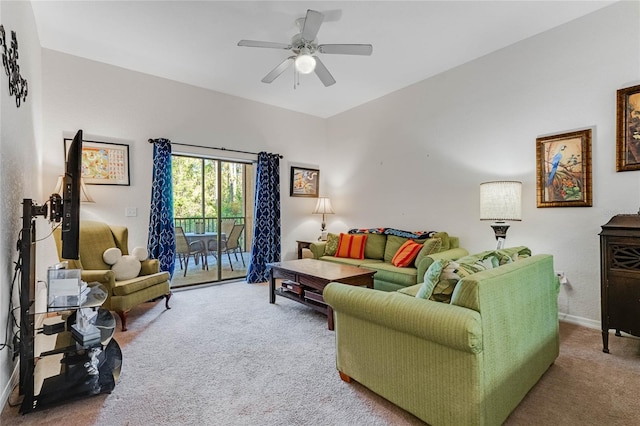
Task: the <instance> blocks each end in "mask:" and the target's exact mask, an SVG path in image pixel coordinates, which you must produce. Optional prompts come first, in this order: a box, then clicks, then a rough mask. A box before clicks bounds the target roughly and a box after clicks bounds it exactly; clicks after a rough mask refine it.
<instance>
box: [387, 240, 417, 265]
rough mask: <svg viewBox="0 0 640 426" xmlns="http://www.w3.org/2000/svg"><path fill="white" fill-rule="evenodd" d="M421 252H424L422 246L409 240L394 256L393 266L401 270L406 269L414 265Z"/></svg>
mask: <svg viewBox="0 0 640 426" xmlns="http://www.w3.org/2000/svg"><path fill="white" fill-rule="evenodd" d="M420 250H422V244H418V243H416V242H415V241H413V240H407V241H405V243H404V244H402V245H401V246H400V248H399V249H398V251H397V252H396V254H395V255H394V256H393V259H391V264H392V265H393V266H397V267H399V268H406V267H407V266H410V265H413V261H414V260H415V258H416V256H417V255H418V252H419V251H420Z"/></svg>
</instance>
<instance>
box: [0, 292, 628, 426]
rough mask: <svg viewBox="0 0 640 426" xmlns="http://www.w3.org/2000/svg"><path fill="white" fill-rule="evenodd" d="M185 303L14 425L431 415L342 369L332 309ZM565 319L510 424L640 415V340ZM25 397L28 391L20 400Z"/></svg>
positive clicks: (228, 299) (238, 297)
mask: <svg viewBox="0 0 640 426" xmlns="http://www.w3.org/2000/svg"><path fill="white" fill-rule="evenodd" d="M171 302H172V303H171V304H172V306H173V309H171V310H169V311H165V310H164V306H163V305H164V304H163V303H162V302H160V303H149V304H146V305H144V306H143V307H140V308H136V309H135V310H134V311H132V312H131V314H130V322H129V330H128V331H127V332H125V333H122V332H118V333H117V334H116V340H117V341H118V342H119V343H120V345H121V347H122V351H123V357H124V359H123V367H122V374H121V376H120V382H119V383H118V385H117V386H116V388H115V389H114V391H113V392H112V393H111V394H110V395H99V396H96V397H92V398H87V399H83V400H80V401H75V402H72V403H69V404H65V405H61V406H58V407H54V408H50V409H46V410H42V411H38V412H34V413H31V414H28V415H25V416H20V415H19V414H18V413H17V411H18V409H17V407H10V406H6V407H5V409H4V410H3V412H2V415H1V416H0V424H2V425H62V424H64V425H131V426H133V425H315V424H325V425H420V424H423V423H422V422H421V421H420V420H418V419H416V418H415V417H413V416H412V415H411V414H409V413H407V412H405V411H403V410H401V409H399V408H397V407H395V406H394V405H392V404H390V403H389V402H387V401H386V400H384V399H382V398H380V397H378V396H377V395H375V394H373V393H372V392H370V391H369V390H367V389H366V388H364V387H363V386H361V385H359V384H357V383H351V384H347V383H344V382H342V381H341V380H340V379H339V377H338V374H337V372H336V370H335V350H334V333H333V332H330V331H328V330H327V328H326V318H325V317H323V316H322V315H320V314H318V313H316V312H315V311H312V310H310V309H308V308H306V307H304V306H302V305H300V304H297V303H295V302H292V301H289V300H286V299H283V298H278V299H277V303H276V304H275V305H270V304H269V303H268V289H267V286H266V285H248V284H245V283H230V284H222V285H217V286H211V287H205V288H199V289H191V290H185V291H178V292H176V293H175V295H174V297H173V298H172V299H171ZM610 349H611V354H604V353H602V346H601V338H600V333H599V332H598V331H597V330H590V329H585V328H581V327H577V326H573V325H569V324H564V323H563V324H561V354H560V357H559V358H558V359H557V361H556V363H555V364H554V365H553V366H552V367H551V369H550V370H549V371H548V372H547V373H546V374H545V376H544V377H543V378H542V380H541V381H540V382H539V383H538V385H537V386H536V387H535V388H534V389H533V390H532V391H531V392H530V393H529V394H528V395H527V397H526V398H525V400H524V401H523V402H522V403H521V404H520V406H519V407H518V408H517V409H516V410H515V411H514V412H513V413H512V415H511V416H510V417H509V419H508V420H507V422H506V424H507V425H534V424H535V425H578V424H579V425H603V424H607V425H631V424H640V414H639V412H638V409H637V403H638V399H637V398H638V397H637V396H638V395H640V340H639V339H636V338H628V337H626V338H620V337H614V336H613V333H612V337H611V339H610ZM16 398H17V395H16V393H15V392H14V395H12V397H11V401H15V399H16Z"/></svg>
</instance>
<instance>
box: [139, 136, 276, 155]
mask: <svg viewBox="0 0 640 426" xmlns="http://www.w3.org/2000/svg"><path fill="white" fill-rule="evenodd" d="M149 143H153V139H149ZM171 145H179V146H189V147H191V148H206V149H215V150H217V151H229V152H239V153H241V154H251V155H258V153H257V152H251V151H241V150H239V149H227V148H216V147H213V146H202V145H191V144H188V143H178V142H171ZM277 155H278V157H279V158H284V157H283V156H282V154H277Z"/></svg>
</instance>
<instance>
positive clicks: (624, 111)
mask: <svg viewBox="0 0 640 426" xmlns="http://www.w3.org/2000/svg"><path fill="white" fill-rule="evenodd" d="M616 98H617V103H616V171H617V172H627V171H629V170H640V85H639V86H633V87H627V88H625V89H620V90H618V91H617V96H616Z"/></svg>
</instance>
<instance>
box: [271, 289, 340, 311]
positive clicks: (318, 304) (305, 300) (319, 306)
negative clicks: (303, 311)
mask: <svg viewBox="0 0 640 426" xmlns="http://www.w3.org/2000/svg"><path fill="white" fill-rule="evenodd" d="M309 293H312V292H310V291H309V290H305V291H304V295H299V294H296V293H293V292H291V291H289V290H285V289H283V288H282V287H280V288H277V289H276V294H277V295H278V296H282V297H286V298H287V299H291V300H294V301H296V302H298V303H302V304H303V305H307V306H309V307H310V308H313V309H315V310H316V311H318V312H321V313H323V314H324V315H327V314H328V308H327V304H326V303H324V299H322V295H321V294H318V293H313V296H311V297H314V298H318V297H319V298H320V299H322V301H320V300H317V299H315V300H314V299H312V298H311V297H309V296H308V294H309Z"/></svg>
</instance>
